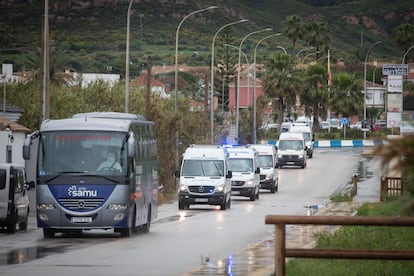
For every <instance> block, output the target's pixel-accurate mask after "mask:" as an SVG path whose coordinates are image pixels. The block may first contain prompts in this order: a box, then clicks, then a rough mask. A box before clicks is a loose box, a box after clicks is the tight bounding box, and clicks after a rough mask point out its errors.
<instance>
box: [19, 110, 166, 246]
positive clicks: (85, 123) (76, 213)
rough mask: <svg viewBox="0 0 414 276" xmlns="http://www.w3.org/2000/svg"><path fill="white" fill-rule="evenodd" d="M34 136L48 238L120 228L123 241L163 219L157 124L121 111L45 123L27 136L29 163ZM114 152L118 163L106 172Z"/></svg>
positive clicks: (40, 221) (40, 208)
mask: <svg viewBox="0 0 414 276" xmlns="http://www.w3.org/2000/svg"><path fill="white" fill-rule="evenodd" d="M34 139H38V143H37V144H38V150H37V159H36V161H37V168H36V182H37V190H36V200H37V202H36V204H37V225H38V227H41V228H43V234H44V237H46V238H48V237H53V236H54V235H55V233H57V232H69V233H79V232H81V231H82V230H92V229H105V230H109V229H113V230H114V232H119V233H120V234H121V236H124V237H128V236H130V235H131V234H132V233H134V232H137V231H138V230H142V231H143V232H148V231H149V229H150V225H151V221H152V220H154V219H155V218H156V217H157V214H158V164H157V140H156V136H155V127H154V123H153V122H151V121H147V120H146V119H145V118H144V117H143V116H141V115H135V114H129V113H117V112H96V113H95V112H91V113H80V114H76V115H74V116H73V117H72V118H67V119H61V120H46V121H44V122H43V123H42V125H41V127H40V129H39V130H38V131H36V132H34V133H32V134H31V135H30V136H28V137H27V138H26V141H25V144H24V146H23V157H24V158H25V159H26V160H29V159H30V155H31V154H30V153H31V151H30V147H31V146H32V142H33V140H34ZM109 152H112V153H113V156H111V157H112V158H114V159H113V160H112V162H113V164H112V165H111V164H108V165H106V166H104V167H102V166H101V167H100V166H99V165H100V163H102V162H103V161H105V160H104V158H106V157H107V156H108V153H109ZM33 155H34V154H33ZM33 158H35V157H33ZM109 160H110V159H108V160H106V162H108V161H109ZM116 163H117V164H116ZM98 168H99V169H98Z"/></svg>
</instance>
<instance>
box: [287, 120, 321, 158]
mask: <svg viewBox="0 0 414 276" xmlns="http://www.w3.org/2000/svg"><path fill="white" fill-rule="evenodd" d="M289 132H292V133H303V138H304V139H305V144H306V148H307V149H306V154H307V156H308V157H309V158H312V157H313V150H314V143H315V136H314V134H312V129H311V127H310V125H309V123H299V122H295V123H292V125H291V126H290V129H289Z"/></svg>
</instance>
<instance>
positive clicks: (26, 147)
mask: <svg viewBox="0 0 414 276" xmlns="http://www.w3.org/2000/svg"><path fill="white" fill-rule="evenodd" d="M39 136H40V132H39V131H38V130H36V131H35V132H33V133H32V134H30V135H28V136H26V138H25V139H24V142H23V159H24V160H30V148H31V146H32V142H33V139H37V138H38V137H39Z"/></svg>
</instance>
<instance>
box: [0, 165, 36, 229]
mask: <svg viewBox="0 0 414 276" xmlns="http://www.w3.org/2000/svg"><path fill="white" fill-rule="evenodd" d="M34 187H35V184H34V182H33V181H31V182H27V181H26V171H25V169H24V167H23V166H21V165H17V164H11V163H3V164H0V227H2V228H6V229H7V232H8V233H10V234H13V233H15V232H16V225H17V224H19V230H23V231H24V230H27V222H28V219H29V213H30V207H29V195H28V192H29V190H30V189H34Z"/></svg>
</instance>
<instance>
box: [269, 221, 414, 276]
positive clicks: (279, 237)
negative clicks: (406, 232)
mask: <svg viewBox="0 0 414 276" xmlns="http://www.w3.org/2000/svg"><path fill="white" fill-rule="evenodd" d="M265 223H266V224H274V225H275V242H274V244H275V261H274V262H275V268H274V271H275V274H274V275H275V276H283V275H285V258H286V257H298V258H327V259H377V260H378V259H382V260H414V250H357V249H302V248H286V238H285V237H286V225H287V224H313V225H362V226H414V217H384V216H375V217H372V216H371V217H363V216H361V217H355V216H281V215H267V216H266V217H265Z"/></svg>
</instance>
